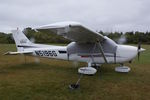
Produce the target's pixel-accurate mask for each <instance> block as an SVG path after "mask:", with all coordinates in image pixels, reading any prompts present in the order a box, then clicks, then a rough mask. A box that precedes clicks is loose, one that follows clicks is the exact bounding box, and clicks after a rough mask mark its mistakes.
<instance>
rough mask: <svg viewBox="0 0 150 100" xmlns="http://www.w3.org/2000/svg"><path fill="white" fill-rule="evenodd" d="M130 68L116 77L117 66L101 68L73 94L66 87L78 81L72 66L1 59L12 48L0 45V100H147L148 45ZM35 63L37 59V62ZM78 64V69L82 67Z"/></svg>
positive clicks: (149, 81) (21, 58) (149, 80)
mask: <svg viewBox="0 0 150 100" xmlns="http://www.w3.org/2000/svg"><path fill="white" fill-rule="evenodd" d="M143 48H145V49H146V51H145V52H144V53H143V54H141V57H140V61H139V62H138V60H137V59H135V61H133V63H132V64H126V65H128V66H130V67H131V71H130V72H129V73H117V72H115V71H114V68H115V67H116V66H117V65H114V64H111V65H107V64H105V65H103V66H102V67H101V69H100V71H98V72H97V73H96V75H94V76H84V77H83V79H82V80H81V87H80V89H78V90H75V91H72V90H70V89H68V85H69V84H71V83H74V82H76V81H77V78H78V73H77V70H78V68H77V67H76V66H74V65H73V62H68V61H60V60H54V59H45V58H40V60H39V61H40V62H38V63H35V58H34V57H26V63H25V59H24V56H23V55H17V56H4V55H3V53H5V52H7V51H15V50H16V49H15V45H13V44H12V45H8V44H1V45H0V100H110V99H111V100H120V99H121V100H149V98H150V45H143ZM36 62H37V59H36ZM84 65H85V64H84V63H79V67H82V66H84Z"/></svg>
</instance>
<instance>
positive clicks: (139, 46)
mask: <svg viewBox="0 0 150 100" xmlns="http://www.w3.org/2000/svg"><path fill="white" fill-rule="evenodd" d="M140 50H141V42H140V41H139V43H138V48H137V52H138V61H139V59H140Z"/></svg>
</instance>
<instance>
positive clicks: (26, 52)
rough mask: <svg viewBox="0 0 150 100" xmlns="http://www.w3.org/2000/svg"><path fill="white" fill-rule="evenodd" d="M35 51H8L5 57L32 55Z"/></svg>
mask: <svg viewBox="0 0 150 100" xmlns="http://www.w3.org/2000/svg"><path fill="white" fill-rule="evenodd" d="M32 53H33V51H20V52H11V51H8V52H6V53H5V54H4V55H18V54H32Z"/></svg>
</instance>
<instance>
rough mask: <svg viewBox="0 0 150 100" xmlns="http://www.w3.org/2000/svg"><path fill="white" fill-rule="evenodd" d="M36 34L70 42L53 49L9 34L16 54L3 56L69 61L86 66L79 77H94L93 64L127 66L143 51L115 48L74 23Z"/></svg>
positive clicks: (20, 34) (122, 69)
mask: <svg viewBox="0 0 150 100" xmlns="http://www.w3.org/2000/svg"><path fill="white" fill-rule="evenodd" d="M35 30H36V31H47V32H50V33H52V32H53V33H56V34H58V35H61V36H63V37H65V38H67V39H70V40H71V41H72V42H71V43H70V44H68V45H67V46H54V45H43V44H34V43H32V42H30V40H29V39H28V38H27V37H26V36H25V35H24V33H23V32H22V31H20V30H18V29H17V30H13V31H12V33H13V38H14V40H15V43H16V47H17V52H7V53H6V54H11V55H16V54H25V55H26V54H27V55H33V56H40V57H47V58H55V59H62V60H69V61H79V62H87V63H88V67H83V68H79V70H78V72H79V73H81V74H88V75H90V74H95V73H96V71H97V70H96V69H95V68H93V67H92V65H93V64H104V63H108V64H111V63H115V64H117V63H118V64H123V63H125V62H131V61H132V60H133V59H134V58H135V57H136V56H137V55H139V53H140V52H141V51H144V49H143V48H141V46H140V45H139V47H134V46H129V45H119V44H116V43H115V42H114V41H113V40H111V39H110V38H108V37H106V36H103V35H102V34H99V33H97V32H95V31H92V30H90V29H88V28H86V27H85V26H83V25H81V24H80V23H77V22H59V23H55V24H50V25H45V26H41V27H38V28H35ZM116 71H120V72H126V71H127V72H128V71H129V68H128V67H124V66H123V65H122V67H119V68H118V69H117V70H116Z"/></svg>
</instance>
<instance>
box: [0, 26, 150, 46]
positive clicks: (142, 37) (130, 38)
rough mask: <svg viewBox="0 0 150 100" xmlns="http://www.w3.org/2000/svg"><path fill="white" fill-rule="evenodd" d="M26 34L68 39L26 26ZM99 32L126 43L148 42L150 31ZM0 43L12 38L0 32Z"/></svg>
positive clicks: (51, 40) (44, 39)
mask: <svg viewBox="0 0 150 100" xmlns="http://www.w3.org/2000/svg"><path fill="white" fill-rule="evenodd" d="M23 32H24V33H25V34H26V36H27V37H28V38H29V39H30V40H31V41H32V42H35V43H69V42H71V41H70V40H68V39H66V38H63V37H62V36H59V35H56V34H53V33H51V34H49V32H36V31H35V30H33V29H32V28H30V27H29V28H26V29H24V30H23ZM99 33H100V34H103V35H104V36H108V37H109V38H111V39H113V40H114V41H115V42H117V43H119V41H120V40H121V39H123V43H126V44H137V43H138V42H141V43H143V44H150V32H139V31H136V32H134V31H132V32H125V33H123V32H109V33H108V32H103V31H100V32H99ZM121 41H122V40H121ZM0 43H5V44H13V43H14V40H13V38H12V35H11V34H6V33H0Z"/></svg>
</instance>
